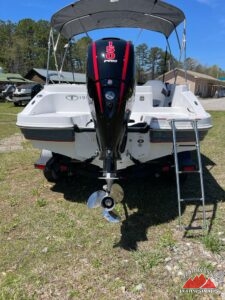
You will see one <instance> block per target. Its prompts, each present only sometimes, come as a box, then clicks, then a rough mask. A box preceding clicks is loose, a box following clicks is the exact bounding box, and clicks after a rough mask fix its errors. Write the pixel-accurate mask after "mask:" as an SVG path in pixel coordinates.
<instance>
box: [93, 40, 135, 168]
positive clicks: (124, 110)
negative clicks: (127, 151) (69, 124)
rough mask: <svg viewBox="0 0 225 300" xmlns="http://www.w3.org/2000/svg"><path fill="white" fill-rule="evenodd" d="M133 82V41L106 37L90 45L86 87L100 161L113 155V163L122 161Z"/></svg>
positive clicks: (131, 101)
mask: <svg viewBox="0 0 225 300" xmlns="http://www.w3.org/2000/svg"><path fill="white" fill-rule="evenodd" d="M134 83H135V63H134V47H133V45H132V44H131V42H127V41H124V40H121V39H117V38H105V39H101V40H98V41H96V42H93V43H92V44H91V45H90V46H89V49H88V58H87V88H88V96H89V104H90V107H91V111H92V116H93V118H94V122H95V127H96V133H97V139H98V143H99V148H100V159H103V160H105V159H107V156H110V157H111V158H112V161H114V160H117V159H119V158H120V152H121V145H122V144H124V139H125V133H126V128H127V122H128V119H129V116H130V112H131V107H132V103H133V93H134ZM111 163H112V162H111ZM113 164H114V163H113ZM107 169H108V167H107ZM106 171H107V170H106Z"/></svg>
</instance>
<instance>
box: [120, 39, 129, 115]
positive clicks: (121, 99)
mask: <svg viewBox="0 0 225 300" xmlns="http://www.w3.org/2000/svg"><path fill="white" fill-rule="evenodd" d="M129 55H130V43H129V42H127V44H126V49H125V55H124V61H123V70H122V82H121V86H120V100H119V106H118V109H119V111H120V106H121V104H122V102H123V94H124V89H125V83H124V81H125V79H126V75H127V67H128V60H129Z"/></svg>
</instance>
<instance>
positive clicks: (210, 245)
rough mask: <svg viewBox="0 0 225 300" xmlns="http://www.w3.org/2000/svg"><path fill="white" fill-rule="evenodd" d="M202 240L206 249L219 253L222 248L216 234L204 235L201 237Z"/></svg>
mask: <svg viewBox="0 0 225 300" xmlns="http://www.w3.org/2000/svg"><path fill="white" fill-rule="evenodd" d="M202 242H203V244H204V246H205V247H206V249H208V250H210V251H212V252H213V253H219V252H220V251H222V250H224V249H223V248H224V247H223V243H222V242H221V240H220V239H219V238H218V237H217V236H213V235H206V236H204V237H203V238H202Z"/></svg>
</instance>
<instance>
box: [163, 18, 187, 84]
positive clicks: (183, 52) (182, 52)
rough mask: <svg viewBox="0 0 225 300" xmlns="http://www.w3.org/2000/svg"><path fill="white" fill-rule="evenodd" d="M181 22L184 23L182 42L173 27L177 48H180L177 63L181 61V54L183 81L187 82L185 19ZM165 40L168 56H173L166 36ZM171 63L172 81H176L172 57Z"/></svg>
mask: <svg viewBox="0 0 225 300" xmlns="http://www.w3.org/2000/svg"><path fill="white" fill-rule="evenodd" d="M183 24H184V28H183V35H182V43H181V42H180V38H179V35H178V32H177V28H174V31H175V33H176V37H177V42H178V46H179V49H180V57H179V63H180V62H181V59H182V56H184V67H185V81H186V82H187V68H186V63H185V61H186V19H185V20H184V22H183ZM166 42H167V47H168V49H169V53H170V56H171V58H173V56H172V51H171V47H170V43H169V40H168V38H166ZM172 64H173V66H172V67H173V70H174V78H175V79H174V83H176V80H177V73H176V71H175V66H174V61H173V59H172Z"/></svg>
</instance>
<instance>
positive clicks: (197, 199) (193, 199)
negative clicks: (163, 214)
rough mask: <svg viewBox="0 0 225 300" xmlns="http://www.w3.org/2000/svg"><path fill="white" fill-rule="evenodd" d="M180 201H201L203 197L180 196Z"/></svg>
mask: <svg viewBox="0 0 225 300" xmlns="http://www.w3.org/2000/svg"><path fill="white" fill-rule="evenodd" d="M180 201H181V202H185V201H201V202H203V198H181V199H180Z"/></svg>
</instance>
